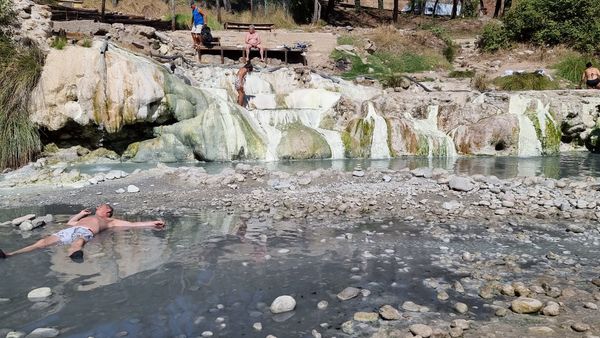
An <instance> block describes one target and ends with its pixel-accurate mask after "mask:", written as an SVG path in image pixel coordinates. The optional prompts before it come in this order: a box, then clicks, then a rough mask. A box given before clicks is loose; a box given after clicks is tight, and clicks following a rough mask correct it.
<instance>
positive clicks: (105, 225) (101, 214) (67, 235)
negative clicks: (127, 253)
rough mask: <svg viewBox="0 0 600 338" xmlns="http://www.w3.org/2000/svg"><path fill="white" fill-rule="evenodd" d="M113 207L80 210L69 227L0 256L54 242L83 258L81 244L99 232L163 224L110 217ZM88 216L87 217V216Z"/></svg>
mask: <svg viewBox="0 0 600 338" xmlns="http://www.w3.org/2000/svg"><path fill="white" fill-rule="evenodd" d="M113 210H114V209H113V207H111V206H110V205H108V204H100V205H99V206H98V207H97V208H96V214H95V215H94V216H89V215H90V214H91V213H92V212H91V211H90V210H88V209H84V210H81V211H80V212H79V213H78V214H77V215H75V216H73V217H71V219H69V221H68V222H67V224H68V225H70V227H69V228H66V229H63V230H61V231H59V232H57V233H55V234H52V235H50V236H48V237H45V238H42V239H40V240H39V241H37V242H36V243H34V244H32V245H30V246H27V247H24V248H22V249H19V250H17V251H13V252H7V253H4V252H3V251H2V250H0V258H7V257H10V256H14V255H17V254H22V253H26V252H30V251H33V250H37V249H43V248H45V247H48V246H50V245H54V244H56V243H59V242H60V244H62V245H70V246H71V247H70V248H69V250H68V255H69V257H70V258H71V259H73V260H81V259H83V251H82V250H81V249H83V246H84V245H85V244H86V243H87V242H89V241H90V240H92V238H94V236H95V235H97V234H99V233H100V232H102V231H104V230H107V229H111V228H119V227H155V228H157V229H162V228H164V226H165V223H164V222H163V221H160V220H157V221H148V222H129V221H124V220H120V219H117V218H112V215H113ZM88 216H89V217H88Z"/></svg>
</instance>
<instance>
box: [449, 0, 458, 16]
mask: <svg viewBox="0 0 600 338" xmlns="http://www.w3.org/2000/svg"><path fill="white" fill-rule="evenodd" d="M457 11H458V0H452V15H451V16H450V19H456V13H457Z"/></svg>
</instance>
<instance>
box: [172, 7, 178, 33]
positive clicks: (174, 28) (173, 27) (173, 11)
mask: <svg viewBox="0 0 600 338" xmlns="http://www.w3.org/2000/svg"><path fill="white" fill-rule="evenodd" d="M176 29H177V27H176V24H175V0H171V30H172V31H173V32H174V31H175V30H176Z"/></svg>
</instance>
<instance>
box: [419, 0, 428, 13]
mask: <svg viewBox="0 0 600 338" xmlns="http://www.w3.org/2000/svg"><path fill="white" fill-rule="evenodd" d="M425 7H427V0H420V2H419V12H420V14H421V15H425Z"/></svg>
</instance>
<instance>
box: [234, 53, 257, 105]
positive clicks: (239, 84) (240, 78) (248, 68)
mask: <svg viewBox="0 0 600 338" xmlns="http://www.w3.org/2000/svg"><path fill="white" fill-rule="evenodd" d="M253 69H254V68H253V67H252V63H250V61H248V62H246V64H245V65H243V66H242V68H240V70H238V72H237V77H236V78H235V83H234V85H235V90H237V92H238V104H239V105H240V106H242V107H243V106H244V99H245V98H246V93H245V92H244V84H246V76H247V75H248V73H250V72H252V70H253Z"/></svg>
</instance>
